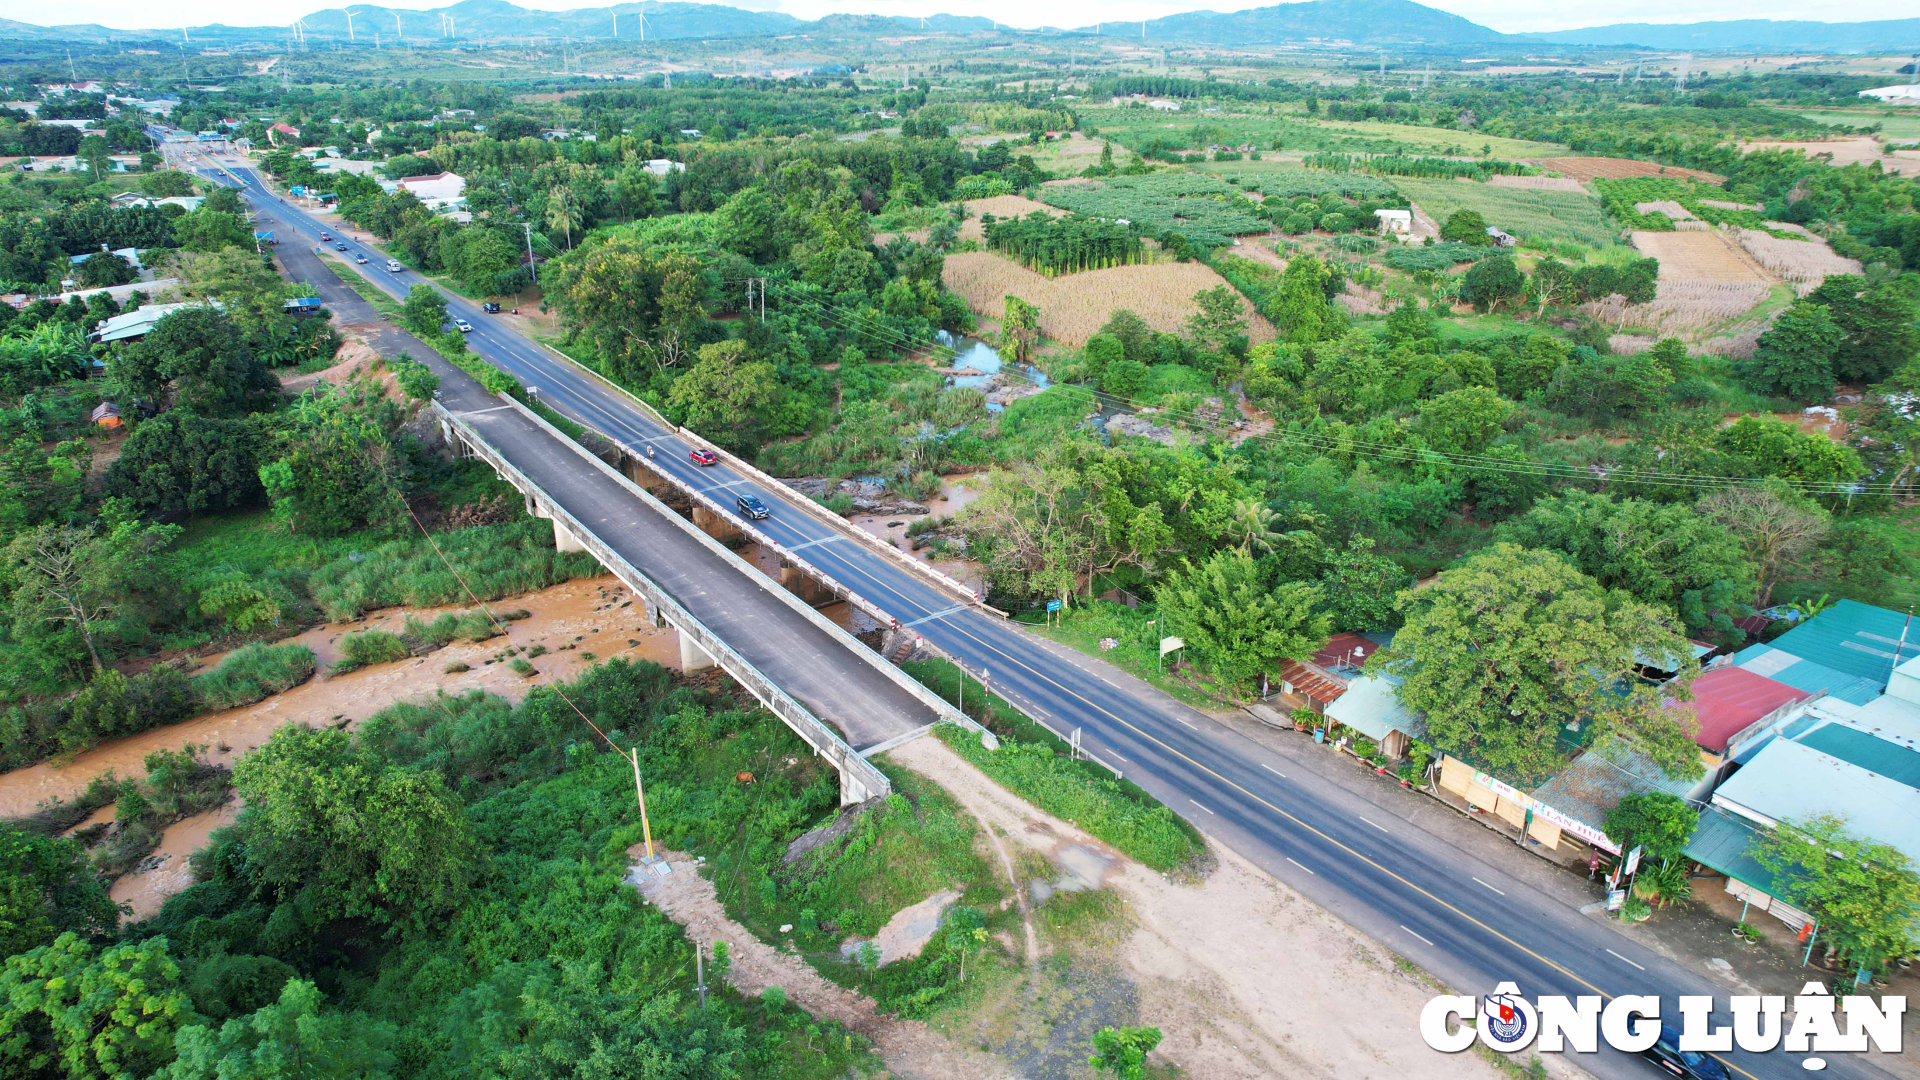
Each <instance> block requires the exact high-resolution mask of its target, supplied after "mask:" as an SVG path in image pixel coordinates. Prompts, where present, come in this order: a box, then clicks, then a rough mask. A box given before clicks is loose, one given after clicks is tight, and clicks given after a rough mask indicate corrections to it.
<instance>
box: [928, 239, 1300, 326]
mask: <svg viewBox="0 0 1920 1080" xmlns="http://www.w3.org/2000/svg"><path fill="white" fill-rule="evenodd" d="M941 277H942V280H943V281H944V282H945V283H946V286H947V288H949V289H952V290H953V291H954V292H956V293H959V294H960V295H961V296H963V297H965V298H966V301H967V305H968V306H969V307H971V308H972V309H973V311H974V313H975V314H977V315H981V316H985V317H987V318H993V319H997V318H999V317H1000V316H1001V314H1002V313H1004V311H1005V310H1006V298H1007V297H1008V296H1017V297H1019V298H1020V299H1022V300H1025V301H1026V302H1027V303H1029V304H1033V305H1034V306H1036V307H1038V308H1039V309H1040V331H1041V333H1043V334H1045V335H1046V336H1047V337H1049V338H1051V339H1053V340H1054V341H1058V342H1061V343H1063V344H1067V345H1072V346H1075V347H1076V348H1077V347H1079V346H1081V345H1084V344H1086V343H1087V339H1088V338H1090V337H1092V336H1093V335H1094V334H1096V333H1098V332H1099V330H1100V327H1102V326H1104V325H1106V321H1107V319H1108V318H1109V317H1110V316H1111V315H1112V314H1113V313H1114V312H1115V311H1117V310H1119V309H1120V308H1126V309H1128V310H1130V311H1132V312H1133V313H1134V314H1136V315H1138V316H1140V317H1141V318H1142V319H1145V320H1146V322H1147V325H1149V326H1151V327H1153V328H1154V329H1155V330H1163V331H1166V332H1168V333H1173V332H1176V331H1179V330H1181V329H1182V328H1183V327H1185V325H1186V321H1187V316H1189V315H1192V314H1193V313H1194V312H1196V311H1198V310H1199V306H1198V305H1196V304H1195V303H1194V302H1193V294H1195V293H1197V292H1201V291H1204V290H1206V289H1211V288H1213V287H1214V286H1216V285H1225V284H1226V279H1224V278H1222V277H1221V276H1220V275H1219V274H1216V273H1214V271H1213V269H1212V268H1211V267H1209V266H1207V265H1205V264H1203V263H1197V262H1186V263H1177V262H1176V263H1154V264H1143V265H1135V266H1114V267H1108V268H1107V269H1105V270H1088V271H1086V272H1085V273H1079V274H1068V275H1065V276H1063V277H1057V278H1049V277H1044V276H1042V275H1040V274H1036V273H1034V272H1033V271H1031V270H1029V269H1027V268H1026V267H1024V266H1021V265H1020V264H1018V263H1016V262H1014V261H1012V260H1011V259H1007V258H1004V257H1002V256H1000V255H997V254H994V253H993V252H990V251H961V252H955V253H953V254H951V255H948V256H947V261H946V267H945V269H944V271H943V272H942V275H941ZM1240 309H1241V311H1242V313H1244V314H1246V315H1247V316H1248V319H1247V322H1248V336H1249V337H1251V338H1252V339H1253V340H1254V341H1255V342H1261V341H1272V340H1273V338H1274V329H1273V324H1272V323H1269V322H1268V321H1267V320H1266V319H1264V318H1261V317H1260V316H1259V315H1257V314H1254V313H1253V305H1252V304H1249V303H1247V302H1246V300H1244V299H1242V300H1241V301H1240Z"/></svg>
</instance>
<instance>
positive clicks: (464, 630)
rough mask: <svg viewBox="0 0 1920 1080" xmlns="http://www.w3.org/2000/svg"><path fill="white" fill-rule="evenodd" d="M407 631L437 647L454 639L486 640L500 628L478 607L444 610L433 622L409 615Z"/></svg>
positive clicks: (424, 642) (497, 632) (408, 633)
mask: <svg viewBox="0 0 1920 1080" xmlns="http://www.w3.org/2000/svg"><path fill="white" fill-rule="evenodd" d="M405 633H406V636H408V637H410V638H415V639H417V640H418V641H420V642H421V643H422V644H424V645H427V646H429V647H431V648H436V649H437V648H439V647H440V646H442V645H446V644H449V643H451V642H454V641H486V640H487V639H488V638H492V637H497V636H498V635H499V633H500V628H499V626H498V625H496V624H495V622H494V620H493V619H492V618H490V617H489V616H488V615H487V613H486V612H484V611H481V610H479V609H478V608H476V609H474V610H472V611H447V612H442V613H441V614H440V615H439V616H437V617H435V618H434V620H433V621H432V622H422V621H420V619H419V618H418V617H416V616H412V615H409V616H407V624H406V631H405Z"/></svg>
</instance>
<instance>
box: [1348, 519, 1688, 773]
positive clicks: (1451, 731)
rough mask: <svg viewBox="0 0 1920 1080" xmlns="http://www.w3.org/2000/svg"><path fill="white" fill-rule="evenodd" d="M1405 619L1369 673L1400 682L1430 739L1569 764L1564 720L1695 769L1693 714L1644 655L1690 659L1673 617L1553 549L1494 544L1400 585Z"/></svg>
mask: <svg viewBox="0 0 1920 1080" xmlns="http://www.w3.org/2000/svg"><path fill="white" fill-rule="evenodd" d="M1400 610H1401V611H1402V612H1403V613H1404V614H1405V615H1406V620H1407V621H1406V625H1405V626H1403V627H1401V629H1400V632H1399V634H1398V635H1397V636H1396V637H1395V638H1394V641H1393V645H1392V647H1391V648H1389V649H1386V650H1382V651H1381V652H1380V653H1377V654H1375V656H1374V658H1373V659H1372V660H1370V661H1368V667H1369V668H1370V669H1371V670H1376V671H1380V670H1384V671H1388V672H1391V673H1392V674H1393V675H1394V676H1396V677H1398V678H1401V679H1403V680H1404V682H1403V683H1402V684H1401V686H1400V689H1399V695H1400V700H1401V702H1402V703H1404V704H1405V705H1406V706H1407V708H1409V709H1411V710H1413V711H1414V712H1416V713H1419V714H1421V715H1422V716H1424V717H1425V719H1426V724H1427V731H1428V735H1429V740H1428V741H1430V742H1432V743H1433V744H1434V745H1436V746H1438V747H1440V748H1441V749H1443V750H1447V751H1448V752H1450V753H1455V754H1460V755H1463V756H1465V757H1468V758H1470V759H1472V760H1474V761H1477V762H1480V763H1483V764H1485V765H1486V766H1487V767H1489V768H1491V769H1496V770H1500V771H1502V772H1504V773H1506V774H1507V775H1509V776H1512V777H1515V778H1524V777H1533V776H1540V775H1543V774H1545V773H1549V772H1552V771H1554V770H1556V769H1557V768H1558V767H1559V766H1560V764H1561V763H1562V762H1563V761H1564V760H1565V754H1564V752H1563V751H1562V750H1561V749H1560V747H1559V742H1558V740H1559V737H1560V733H1561V732H1562V731H1563V730H1565V729H1566V727H1567V725H1569V724H1571V725H1575V726H1576V727H1586V726H1589V725H1592V726H1597V729H1598V730H1597V731H1591V732H1590V734H1591V735H1592V737H1593V738H1604V737H1608V736H1616V735H1617V736H1622V737H1627V738H1630V739H1631V740H1632V742H1633V743H1634V746H1635V748H1636V749H1638V750H1640V751H1641V752H1642V753H1644V754H1646V755H1647V756H1648V757H1649V758H1651V759H1653V760H1654V761H1656V762H1658V763H1659V764H1660V766H1661V767H1662V768H1663V769H1666V770H1667V771H1668V772H1669V773H1672V774H1674V775H1677V776H1694V775H1698V773H1699V770H1700V761H1699V752H1698V750H1696V749H1695V748H1694V745H1693V737H1692V732H1691V730H1690V729H1689V723H1688V714H1686V713H1684V712H1682V711H1679V710H1671V709H1668V708H1666V707H1665V706H1664V705H1663V703H1662V701H1661V698H1662V696H1663V695H1669V694H1673V693H1674V692H1675V691H1676V690H1681V689H1684V683H1685V679H1684V678H1682V679H1681V680H1680V685H1679V686H1676V685H1674V684H1672V683H1669V684H1667V685H1664V686H1660V687H1653V686H1650V685H1647V684H1645V683H1643V682H1641V680H1640V679H1639V677H1638V675H1637V674H1636V670H1635V669H1636V667H1637V666H1638V665H1639V664H1640V663H1641V662H1642V661H1641V658H1642V657H1688V656H1691V655H1692V651H1691V649H1690V647H1689V646H1688V644H1687V640H1686V638H1685V637H1683V636H1682V635H1681V634H1680V633H1678V632H1677V630H1676V627H1675V625H1674V622H1675V621H1674V620H1673V619H1672V617H1671V616H1670V615H1668V614H1666V613H1665V612H1663V611H1661V610H1659V609H1657V608H1654V607H1652V606H1650V605H1648V604H1644V603H1641V602H1640V601H1637V600H1634V599H1632V598H1631V597H1630V596H1628V595H1627V594H1626V593H1624V592H1619V591H1609V590H1606V589H1603V588H1601V587H1600V586H1599V585H1598V584H1597V583H1595V582H1594V580H1593V579H1592V578H1589V577H1587V576H1586V575H1585V574H1582V573H1580V571H1578V570H1576V569H1574V567H1573V565H1572V564H1571V563H1569V562H1568V561H1567V560H1566V559H1565V557H1563V556H1561V555H1560V554H1558V553H1557V552H1550V551H1538V550H1534V549H1531V548H1523V547H1521V546H1519V545H1518V544H1511V543H1498V544H1495V545H1494V546H1492V547H1491V548H1488V549H1486V550H1484V551H1481V552H1479V553H1477V554H1475V555H1471V556H1469V557H1467V558H1466V559H1463V560H1461V561H1460V562H1459V563H1457V564H1455V565H1454V566H1453V567H1452V568H1450V569H1448V570H1446V571H1444V572H1443V573H1442V574H1441V575H1440V577H1439V578H1438V579H1437V580H1435V581H1433V582H1432V583H1430V584H1428V585H1426V586H1423V587H1421V588H1418V589H1411V590H1409V591H1407V592H1406V593H1403V594H1402V595H1401V598H1400Z"/></svg>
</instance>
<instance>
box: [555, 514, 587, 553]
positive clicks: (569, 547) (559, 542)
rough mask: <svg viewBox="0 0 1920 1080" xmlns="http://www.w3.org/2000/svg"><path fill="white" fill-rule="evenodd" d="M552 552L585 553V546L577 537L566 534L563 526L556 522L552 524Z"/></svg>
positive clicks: (565, 528) (569, 533)
mask: <svg viewBox="0 0 1920 1080" xmlns="http://www.w3.org/2000/svg"><path fill="white" fill-rule="evenodd" d="M553 550H555V551H585V550H587V545H585V544H583V543H581V542H580V538H579V537H577V536H575V535H573V534H572V533H571V532H568V531H567V527H566V526H565V525H562V524H560V523H559V522H557V521H556V522H554V523H553Z"/></svg>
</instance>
